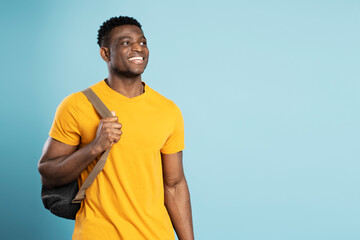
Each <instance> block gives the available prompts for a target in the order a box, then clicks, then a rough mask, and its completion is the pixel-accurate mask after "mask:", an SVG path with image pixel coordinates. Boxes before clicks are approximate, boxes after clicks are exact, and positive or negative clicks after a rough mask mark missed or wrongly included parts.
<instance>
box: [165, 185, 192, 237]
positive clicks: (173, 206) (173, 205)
mask: <svg viewBox="0 0 360 240" xmlns="http://www.w3.org/2000/svg"><path fill="white" fill-rule="evenodd" d="M165 206H166V208H167V210H168V213H169V216H170V219H171V222H172V224H173V226H174V229H175V231H176V234H177V235H178V238H179V240H190V239H194V231H193V223H192V215H191V203H190V194H189V189H188V186H187V183H186V180H185V178H183V180H182V181H181V182H179V183H178V184H176V185H174V186H171V187H168V186H165Z"/></svg>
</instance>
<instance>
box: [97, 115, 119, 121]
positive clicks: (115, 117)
mask: <svg viewBox="0 0 360 240" xmlns="http://www.w3.org/2000/svg"><path fill="white" fill-rule="evenodd" d="M100 121H101V122H117V121H118V117H117V116H112V117H106V118H102V119H101V120H100Z"/></svg>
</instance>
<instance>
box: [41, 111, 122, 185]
mask: <svg viewBox="0 0 360 240" xmlns="http://www.w3.org/2000/svg"><path fill="white" fill-rule="evenodd" d="M121 134H122V132H121V124H120V123H118V118H117V117H115V116H114V117H108V118H103V119H101V121H100V124H99V127H98V129H97V132H96V137H95V139H94V140H93V141H92V142H91V143H89V144H88V145H86V146H84V147H82V148H80V149H79V148H78V146H72V145H68V144H65V143H62V142H59V141H57V140H55V139H53V138H51V137H49V138H48V140H47V141H46V143H45V145H44V149H43V153H42V156H41V158H40V161H39V163H38V169H39V172H40V175H41V181H42V183H43V184H44V186H46V187H49V188H51V187H56V186H60V185H64V184H66V183H69V182H71V181H74V180H75V179H77V178H78V177H79V176H80V174H81V172H82V171H83V170H84V169H85V168H86V167H87V166H88V165H89V164H90V163H91V162H92V161H93V160H94V159H95V158H96V157H97V156H98V155H99V154H100V153H102V152H104V151H105V150H106V149H108V148H110V147H111V146H112V145H113V144H115V143H117V142H118V141H119V140H120V137H121Z"/></svg>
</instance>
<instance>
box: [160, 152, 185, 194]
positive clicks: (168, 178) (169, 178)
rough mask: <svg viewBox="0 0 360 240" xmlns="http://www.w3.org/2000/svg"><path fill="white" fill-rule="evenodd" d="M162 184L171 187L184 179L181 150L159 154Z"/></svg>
mask: <svg viewBox="0 0 360 240" xmlns="http://www.w3.org/2000/svg"><path fill="white" fill-rule="evenodd" d="M161 158H162V165H163V178H164V184H165V185H166V186H167V187H172V186H175V185H176V184H178V183H179V182H181V181H182V180H183V179H184V170H183V164H182V151H180V152H177V153H173V154H164V153H162V154H161Z"/></svg>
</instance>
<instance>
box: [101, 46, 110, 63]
mask: <svg viewBox="0 0 360 240" xmlns="http://www.w3.org/2000/svg"><path fill="white" fill-rule="evenodd" d="M100 56H101V58H102V59H103V60H104V61H105V62H109V61H110V51H109V48H107V47H101V48H100Z"/></svg>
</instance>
